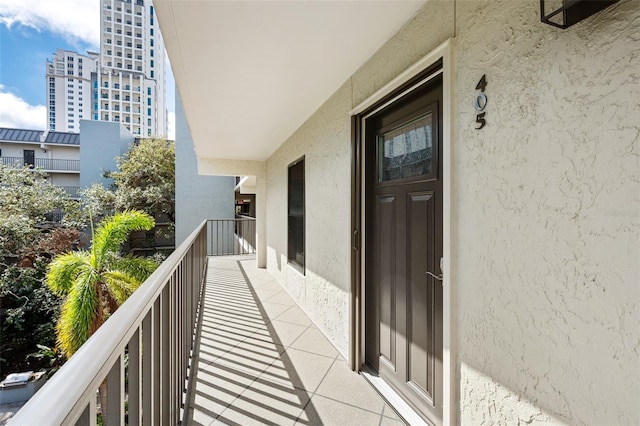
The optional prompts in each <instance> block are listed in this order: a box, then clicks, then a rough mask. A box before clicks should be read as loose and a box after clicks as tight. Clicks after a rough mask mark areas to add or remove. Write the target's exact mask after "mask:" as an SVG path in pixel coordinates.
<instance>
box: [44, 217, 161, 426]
mask: <svg viewBox="0 0 640 426" xmlns="http://www.w3.org/2000/svg"><path fill="white" fill-rule="evenodd" d="M154 224H155V222H154V220H153V218H152V217H151V216H149V215H148V214H146V213H144V212H141V211H138V210H126V211H124V212H121V213H116V214H115V215H114V216H112V217H108V218H106V219H104V220H103V221H102V222H101V223H100V225H99V226H98V229H97V230H96V231H95V233H94V235H93V239H92V244H91V249H90V250H88V251H84V250H83V251H74V252H68V253H64V254H61V255H58V256H57V257H56V258H55V259H54V260H53V261H52V262H51V263H50V264H49V266H48V268H47V284H48V285H49V288H50V289H51V290H52V291H53V292H54V293H55V294H57V295H59V296H64V297H65V300H64V302H63V304H62V309H61V311H60V316H59V318H58V324H57V326H56V333H57V341H58V347H59V349H61V350H62V352H63V353H64V355H65V356H67V357H70V356H72V355H73V354H74V353H75V352H76V351H77V350H78V349H79V348H80V346H82V344H83V343H84V342H86V341H87V339H89V337H90V336H91V335H92V334H93V333H95V331H96V330H97V329H98V328H99V327H100V326H101V325H102V324H103V323H104V322H105V321H106V320H107V318H108V317H109V316H110V315H111V314H113V313H114V312H115V311H116V309H117V308H118V307H119V306H120V305H121V304H122V303H124V301H125V300H126V299H127V298H128V297H129V296H130V295H131V294H133V292H134V291H135V290H136V289H137V288H138V287H139V286H140V284H142V282H143V281H144V280H145V279H147V277H148V276H149V275H151V273H152V272H153V271H154V270H155V269H156V267H157V264H156V263H155V262H154V261H153V260H151V259H146V258H141V257H135V256H130V255H128V256H123V255H121V254H120V253H119V251H120V247H121V246H122V244H123V243H124V242H125V241H126V240H127V238H128V236H129V233H131V232H133V231H139V230H148V229H151V228H153V226H154ZM99 393H100V400H101V407H102V417H103V419H104V420H105V423H106V418H107V412H106V407H107V401H106V398H107V396H106V380H105V382H103V383H102V384H101V385H100V390H99Z"/></svg>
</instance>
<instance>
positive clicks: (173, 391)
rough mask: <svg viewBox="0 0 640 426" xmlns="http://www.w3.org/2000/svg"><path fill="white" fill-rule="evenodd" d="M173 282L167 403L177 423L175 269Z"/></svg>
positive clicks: (176, 298) (176, 277)
mask: <svg viewBox="0 0 640 426" xmlns="http://www.w3.org/2000/svg"><path fill="white" fill-rule="evenodd" d="M172 280H173V282H172V283H171V287H170V289H169V290H170V291H169V294H171V297H170V298H169V303H170V306H169V310H170V313H171V315H170V318H171V322H170V324H171V327H169V334H170V336H171V340H170V341H169V342H170V343H169V344H170V346H169V350H170V358H169V361H170V364H169V365H170V370H169V373H170V374H171V376H170V383H171V393H170V395H169V398H170V399H169V401H170V402H169V404H170V406H171V414H170V415H171V424H177V423H178V412H177V408H178V407H179V404H178V389H177V383H178V377H177V374H176V373H177V371H178V369H177V356H176V353H177V351H178V326H179V324H178V312H177V311H178V309H177V308H178V297H177V296H178V294H177V290H178V287H177V285H178V271H177V270H175V271H173V277H172Z"/></svg>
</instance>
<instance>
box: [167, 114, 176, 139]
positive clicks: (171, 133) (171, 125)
mask: <svg viewBox="0 0 640 426" xmlns="http://www.w3.org/2000/svg"><path fill="white" fill-rule="evenodd" d="M167 118H168V123H167V139H169V140H172V141H175V140H176V113H175V112H169V114H167Z"/></svg>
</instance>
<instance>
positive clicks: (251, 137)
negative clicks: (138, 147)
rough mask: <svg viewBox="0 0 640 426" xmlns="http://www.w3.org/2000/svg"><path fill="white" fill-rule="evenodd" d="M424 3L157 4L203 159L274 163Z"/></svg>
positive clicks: (187, 0)
mask: <svg viewBox="0 0 640 426" xmlns="http://www.w3.org/2000/svg"><path fill="white" fill-rule="evenodd" d="M423 3H424V0H421V1H398V0H395V1H214V0H206V1H203V0H155V1H154V4H155V7H156V13H157V16H158V19H159V22H160V28H161V30H162V35H163V37H164V41H165V44H166V49H167V52H168V55H169V59H170V61H171V65H172V68H173V73H174V76H175V79H176V84H177V86H178V91H179V94H180V97H181V99H182V103H183V106H184V109H185V114H186V116H187V121H188V123H189V128H190V130H191V135H192V137H193V140H194V144H195V149H196V153H197V155H198V157H199V158H215V159H242V160H265V159H267V158H268V157H269V156H270V155H271V154H272V153H273V152H274V151H275V150H276V148H278V146H279V145H280V144H281V143H282V142H283V141H284V140H285V139H286V138H288V137H289V136H290V135H291V134H292V133H293V132H294V131H295V130H296V129H297V128H298V127H299V126H300V125H301V124H302V123H303V122H304V121H305V120H306V119H307V118H309V116H311V114H312V113H313V112H314V111H315V110H316V109H318V107H320V105H322V103H323V102H324V101H326V100H327V99H328V98H329V96H331V94H332V93H333V92H335V91H336V90H337V89H338V88H339V87H340V86H341V85H342V84H343V83H344V82H345V81H346V80H347V78H349V76H351V75H352V74H353V73H354V72H355V71H356V70H357V69H358V68H359V67H360V66H361V65H362V64H363V63H364V62H366V60H367V59H368V58H370V57H371V56H372V55H373V54H374V53H375V51H376V50H377V49H378V48H380V47H381V46H382V45H383V44H384V43H385V41H387V40H388V39H389V38H390V37H391V36H393V35H394V34H395V33H396V32H397V31H398V30H399V29H400V27H401V26H402V25H403V24H404V23H405V22H407V21H408V20H410V19H411V17H412V16H413V15H414V14H415V13H416V12H417V10H418V9H419V8H420V6H421V5H422V4H423ZM346 119H347V118H346V117H345V120H346Z"/></svg>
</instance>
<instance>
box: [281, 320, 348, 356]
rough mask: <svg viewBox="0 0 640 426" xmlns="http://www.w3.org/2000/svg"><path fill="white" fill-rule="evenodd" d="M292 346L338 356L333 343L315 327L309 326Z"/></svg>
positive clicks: (319, 353)
mask: <svg viewBox="0 0 640 426" xmlns="http://www.w3.org/2000/svg"><path fill="white" fill-rule="evenodd" d="M278 321H279V319H278ZM291 347H292V348H295V349H300V350H302V351H307V352H313V353H315V354H318V355H324V356H328V357H332V358H335V357H336V356H338V351H336V349H335V348H334V347H333V345H332V344H331V343H329V340H327V338H326V337H324V335H323V334H322V333H320V331H318V329H317V328H315V327H309V328H308V329H307V330H305V332H304V333H303V334H302V335H301V336H300V337H299V338H298V339H297V340H296V341H295V342H293V343H292V344H291Z"/></svg>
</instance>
